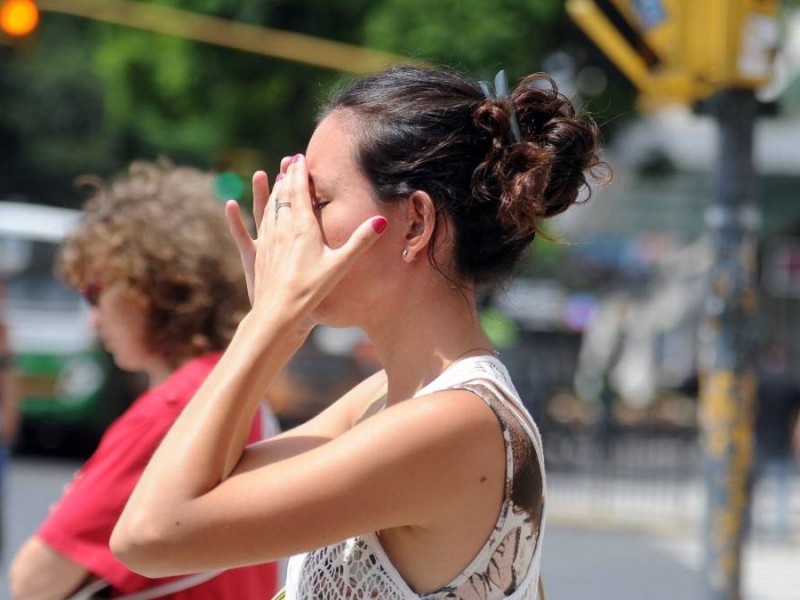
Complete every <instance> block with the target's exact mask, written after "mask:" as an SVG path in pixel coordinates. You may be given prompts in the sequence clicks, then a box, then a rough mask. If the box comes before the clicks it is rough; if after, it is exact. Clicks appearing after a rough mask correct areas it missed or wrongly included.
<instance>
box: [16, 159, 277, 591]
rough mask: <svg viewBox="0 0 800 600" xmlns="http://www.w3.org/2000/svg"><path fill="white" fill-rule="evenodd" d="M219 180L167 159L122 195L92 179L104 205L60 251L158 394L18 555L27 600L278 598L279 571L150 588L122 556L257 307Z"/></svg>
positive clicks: (251, 422) (202, 577)
mask: <svg viewBox="0 0 800 600" xmlns="http://www.w3.org/2000/svg"><path fill="white" fill-rule="evenodd" d="M214 182H215V177H214V175H213V174H211V173H205V172H201V171H199V170H196V169H193V168H189V167H176V166H172V165H169V164H167V163H164V162H162V163H146V162H136V163H133V164H132V165H131V166H130V168H129V169H128V171H127V172H126V173H125V174H123V175H122V176H120V177H118V178H116V179H115V180H113V181H112V182H111V183H110V184H104V183H103V182H102V181H98V180H94V179H91V180H89V179H84V181H83V183H84V184H86V185H88V187H89V190H90V198H89V200H88V202H87V203H86V206H85V212H84V215H83V218H82V220H81V221H80V223H79V225H78V227H77V228H76V230H75V231H73V232H72V233H71V234H70V235H69V236H68V238H67V239H66V240H65V242H64V244H63V245H62V247H61V248H60V251H59V256H58V270H59V272H60V275H61V277H62V278H63V279H64V280H65V281H66V283H67V284H69V285H70V286H72V287H74V288H76V289H78V290H80V291H81V293H82V294H83V296H84V298H85V299H86V300H87V302H88V303H89V305H90V307H91V308H90V311H91V313H90V318H91V322H92V324H93V326H94V328H95V330H96V331H97V334H98V337H99V338H100V341H101V342H102V343H103V345H104V346H105V347H106V349H107V350H108V351H109V352H110V354H111V355H112V357H113V359H114V362H115V363H116V364H117V366H119V367H120V368H122V369H124V370H127V371H141V372H144V373H145V374H146V375H147V378H148V384H149V385H148V389H147V391H146V392H145V393H144V394H142V395H141V396H140V397H139V398H137V399H136V400H135V401H134V403H133V404H132V405H131V406H130V407H129V408H128V409H127V410H126V411H125V413H124V414H123V415H122V416H120V417H119V419H117V420H116V421H115V422H114V423H113V424H112V425H111V426H110V427H109V429H108V430H107V431H106V432H105V433H104V435H103V437H102V439H101V441H100V444H99V446H98V448H97V450H96V451H95V452H94V454H93V455H92V456H91V457H90V458H89V460H88V462H87V463H86V464H85V465H84V466H83V467H82V468H81V469H80V471H79V472H78V473H77V475H76V477H75V479H74V480H73V481H72V482H71V483H70V485H69V486H68V487H67V489H66V490H65V492H64V493H63V495H62V497H61V498H60V500H59V501H58V502H57V503H56V504H55V505H54V507H53V508H52V510H51V512H50V514H49V515H48V517H47V518H46V519H45V521H44V522H43V523H42V524H41V526H40V527H39V529H38V531H37V532H36V533H35V535H33V536H32V537H31V538H30V539H28V541H27V542H25V544H24V545H23V546H22V547H21V549H20V550H19V551H18V553H17V556H16V558H15V559H14V561H13V564H12V565H11V568H10V571H9V583H10V587H11V591H12V595H13V597H14V598H15V599H17V600H36V599H42V600H45V599H53V600H56V599H61V598H66V597H68V596H70V595H71V594H73V593H74V592H76V590H78V589H86V587H87V586H89V587H92V588H93V587H103V586H105V587H106V588H107V589H106V592H110V593H111V594H112V597H126V596H127V595H130V594H137V593H139V592H147V593H148V594H149V595H147V596H146V597H147V598H154V597H159V598H172V599H175V600H178V599H180V600H190V599H195V598H197V599H200V598H215V599H217V598H218V599H223V600H224V599H229V600H242V599H244V600H247V599H253V600H256V599H258V600H263V598H265V597H269V596H270V594H272V593H274V591H275V588H276V581H277V568H276V565H275V564H274V563H271V564H265V565H261V566H252V567H245V568H241V569H231V570H224V571H223V570H219V569H214V570H213V571H209V570H205V571H204V572H201V573H198V574H192V575H191V576H185V577H178V578H168V579H150V578H147V577H142V576H141V575H138V574H137V573H134V572H132V571H131V570H130V569H128V568H127V567H125V566H124V565H123V564H122V563H120V562H119V561H118V560H117V559H116V558H115V557H114V556H113V555H112V554H111V552H110V550H109V547H108V541H109V537H110V535H111V531H112V528H113V526H114V524H115V523H116V520H117V518H118V516H119V514H120V513H121V511H122V508H123V507H124V505H125V502H126V501H127V499H128V496H129V495H130V493H131V491H132V490H133V487H134V485H135V484H136V482H137V480H138V478H139V476H140V474H141V472H142V470H143V469H144V467H145V465H146V464H147V461H148V460H149V458H150V457H151V456H152V454H153V452H154V451H155V450H156V448H157V446H158V444H159V443H160V442H161V440H162V438H163V437H164V435H165V434H166V432H167V430H168V429H169V428H170V426H171V425H172V424H173V422H174V421H175V419H176V418H177V417H178V415H179V414H180V413H181V411H182V410H183V408H184V406H185V405H186V403H187V402H188V401H189V399H190V398H191V397H192V395H193V394H194V393H195V391H196V390H197V389H198V387H199V386H200V384H201V383H202V382H203V380H204V379H205V378H206V376H207V375H208V373H209V372H210V371H211V369H212V368H213V367H214V365H215V364H216V363H217V362H218V360H219V358H220V355H221V353H222V351H223V350H224V349H225V348H226V346H227V345H228V343H229V342H230V340H231V338H232V337H233V335H234V332H235V331H236V328H237V326H238V323H239V321H240V320H241V318H242V317H243V316H244V315H245V313H246V312H247V309H248V307H249V301H248V298H247V288H246V284H245V278H244V274H243V272H242V267H241V264H240V263H239V260H238V258H237V257H236V252H235V245H234V244H233V241H232V240H231V239H230V235H229V234H228V233H227V227H226V225H225V217H224V211H223V207H222V205H221V204H220V203H219V202H217V201H216V198H215V195H214ZM259 404H261V403H259ZM265 422H266V421H263V420H262V418H261V416H260V415H259V414H258V411H251V413H250V414H249V415H248V417H247V419H244V420H243V421H242V423H241V425H242V428H243V435H244V437H245V439H247V440H248V441H250V442H253V441H256V440H259V439H262V437H263V436H264V434H265V433H267V432H265V431H263V430H262V429H263V424H264V423H265Z"/></svg>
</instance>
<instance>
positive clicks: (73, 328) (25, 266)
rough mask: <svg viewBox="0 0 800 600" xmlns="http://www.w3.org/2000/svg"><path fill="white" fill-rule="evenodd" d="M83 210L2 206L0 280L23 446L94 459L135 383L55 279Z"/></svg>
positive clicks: (75, 297)
mask: <svg viewBox="0 0 800 600" xmlns="http://www.w3.org/2000/svg"><path fill="white" fill-rule="evenodd" d="M80 214H81V213H80V211H78V210H72V209H66V208H57V207H52V206H42V205H36V204H27V203H22V202H11V201H0V278H2V280H3V283H4V285H3V287H4V290H5V315H3V317H4V319H5V322H6V326H7V329H8V335H9V343H10V346H11V349H12V352H13V354H14V363H15V364H14V368H15V376H16V378H17V380H18V382H19V386H18V387H19V391H20V413H21V415H20V416H21V433H20V439H19V442H18V447H19V448H21V449H25V448H30V447H32V448H36V449H43V450H47V451H49V450H61V449H63V450H77V451H78V452H79V453H85V452H90V451H91V450H92V449H93V447H94V445H95V444H96V442H97V440H98V439H99V436H100V434H101V433H102V432H103V431H104V430H105V428H106V427H107V426H108V425H109V424H110V423H111V421H112V420H113V419H114V418H116V416H118V415H119V414H121V412H122V411H123V410H124V409H125V407H126V406H127V405H128V404H129V403H130V401H131V399H132V398H133V395H134V391H133V390H132V387H134V386H133V382H132V381H131V380H130V378H129V377H128V376H126V375H124V374H123V373H122V372H120V371H119V370H118V369H117V368H116V367H115V366H114V364H113V362H112V360H111V358H110V356H109V355H108V354H107V353H106V352H105V351H104V350H103V349H102V347H101V346H100V344H99V341H98V339H97V336H96V335H95V333H94V331H93V329H92V327H91V323H90V320H89V307H88V306H87V305H86V303H85V302H84V301H83V300H82V299H81V297H80V295H79V294H78V293H77V292H75V291H74V290H72V289H70V288H69V287H67V286H66V285H64V284H63V283H62V282H61V281H60V280H59V279H58V278H57V277H56V276H55V274H54V260H55V256H56V252H57V250H58V246H59V244H60V243H61V241H62V240H63V239H64V237H65V235H66V234H67V233H68V232H69V231H70V228H71V227H73V226H74V224H75V223H76V222H77V220H78V219H79V217H80Z"/></svg>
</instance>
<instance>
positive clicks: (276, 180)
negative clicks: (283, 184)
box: [275, 173, 285, 183]
mask: <svg viewBox="0 0 800 600" xmlns="http://www.w3.org/2000/svg"><path fill="white" fill-rule="evenodd" d="M284 177H285V175H284V174H283V173H278V174H277V175H276V176H275V183H278V182H279V181H280V180H281V179H283V178H284Z"/></svg>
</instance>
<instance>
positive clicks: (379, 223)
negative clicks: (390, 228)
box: [372, 217, 389, 233]
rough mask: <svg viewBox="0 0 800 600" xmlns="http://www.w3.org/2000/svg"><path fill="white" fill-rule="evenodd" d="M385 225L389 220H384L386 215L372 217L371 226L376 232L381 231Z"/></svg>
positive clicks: (384, 228)
mask: <svg viewBox="0 0 800 600" xmlns="http://www.w3.org/2000/svg"><path fill="white" fill-rule="evenodd" d="M387 225H389V221H387V220H386V217H375V218H374V219H372V228H373V229H374V230H375V231H376V232H377V233H383V232H384V231H385V230H386V227H387Z"/></svg>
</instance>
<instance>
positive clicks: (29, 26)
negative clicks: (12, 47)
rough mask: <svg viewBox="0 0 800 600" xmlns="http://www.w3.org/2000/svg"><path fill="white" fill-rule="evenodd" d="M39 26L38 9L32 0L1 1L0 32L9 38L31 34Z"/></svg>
mask: <svg viewBox="0 0 800 600" xmlns="http://www.w3.org/2000/svg"><path fill="white" fill-rule="evenodd" d="M38 24H39V8H38V7H37V6H36V3H35V2H33V0H2V3H0V32H2V33H3V35H6V36H9V37H11V38H21V37H24V36H26V35H29V34H30V33H32V32H33V31H34V30H35V29H36V26H37V25H38Z"/></svg>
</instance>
